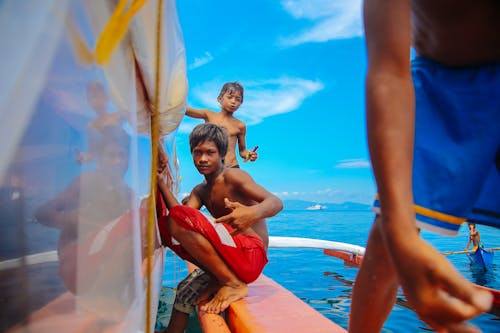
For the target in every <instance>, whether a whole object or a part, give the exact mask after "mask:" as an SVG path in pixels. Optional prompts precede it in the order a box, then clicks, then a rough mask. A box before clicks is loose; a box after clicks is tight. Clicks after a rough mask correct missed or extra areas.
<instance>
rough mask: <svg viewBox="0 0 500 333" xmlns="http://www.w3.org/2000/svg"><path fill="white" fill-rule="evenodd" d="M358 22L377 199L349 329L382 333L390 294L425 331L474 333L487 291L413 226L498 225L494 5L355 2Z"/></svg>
mask: <svg viewBox="0 0 500 333" xmlns="http://www.w3.org/2000/svg"><path fill="white" fill-rule="evenodd" d="M364 24H365V32H366V45H367V51H368V70H367V76H366V114H367V131H368V143H369V148H370V155H371V161H372V166H373V171H374V175H375V180H376V184H377V188H378V197H377V200H376V202H375V211H376V212H377V215H376V219H375V221H374V223H373V226H372V229H371V232H370V235H369V238H368V243H367V247H366V253H365V256H364V258H363V263H362V265H361V267H360V270H359V273H358V276H357V278H356V282H355V284H354V289H353V296H352V306H351V312H350V321H349V332H353V333H356V332H363V333H366V332H380V331H381V329H382V326H383V324H384V322H385V320H386V318H387V317H388V315H389V313H390V312H391V310H392V307H393V305H394V301H395V300H396V295H397V291H398V287H399V286H402V288H403V292H404V294H405V296H406V298H407V300H408V302H409V304H410V305H411V307H412V308H413V310H414V311H415V312H416V313H417V315H418V316H419V317H420V319H421V320H423V321H424V322H425V323H426V324H427V325H428V326H429V327H431V328H432V329H433V330H436V331H441V332H451V331H464V332H465V331H467V332H470V331H476V328H475V327H473V326H472V325H470V324H468V323H467V321H468V320H469V319H471V318H473V317H475V316H477V315H479V314H481V313H483V312H485V311H488V310H489V309H490V308H491V306H492V299H493V298H492V295H491V293H489V292H487V291H483V290H479V289H477V288H476V287H475V286H474V284H473V283H471V282H470V281H468V280H467V279H465V278H464V277H462V276H461V275H460V274H459V273H458V272H457V270H456V269H455V268H454V267H453V265H452V264H451V263H450V262H449V261H448V260H447V259H446V258H445V257H444V256H443V255H442V254H440V253H439V252H438V251H437V250H436V249H435V248H433V247H432V246H431V245H430V244H429V243H427V242H426V241H424V240H422V239H421V238H420V235H419V228H429V229H431V230H434V231H441V232H443V233H445V234H448V235H452V234H456V233H457V231H458V229H459V226H460V224H461V223H463V222H465V220H469V221H472V220H473V221H475V222H478V223H479V221H480V222H481V223H482V224H489V225H491V226H496V227H500V219H499V216H500V214H499V212H498V209H499V208H500V201H499V200H500V174H499V171H498V169H497V168H496V167H495V155H496V154H497V152H498V150H499V147H500V130H499V128H500V126H499V125H500V122H499V121H500V108H499V105H500V99H499V98H500V97H499V96H500V34H499V33H498V32H499V31H500V2H498V1H497V0H480V1H474V2H470V1H465V0H456V1H430V0H414V1H410V0H403V1H401V0H390V1H382V0H364ZM411 43H413V47H414V50H415V51H416V56H415V57H414V59H413V60H411V54H410V48H411ZM473 209H474V210H473Z"/></svg>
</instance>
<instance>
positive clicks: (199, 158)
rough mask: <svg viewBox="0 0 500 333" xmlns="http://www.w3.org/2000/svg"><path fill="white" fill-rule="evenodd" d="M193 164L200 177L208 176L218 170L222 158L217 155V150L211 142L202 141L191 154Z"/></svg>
mask: <svg viewBox="0 0 500 333" xmlns="http://www.w3.org/2000/svg"><path fill="white" fill-rule="evenodd" d="M191 155H193V162H194V165H195V167H196V169H198V172H199V173H201V174H202V175H210V174H212V173H214V172H216V171H217V170H219V168H220V166H221V165H222V164H223V163H222V157H221V156H220V154H219V149H218V148H217V146H216V145H215V143H214V142H213V141H203V142H201V143H200V144H199V145H197V146H196V147H194V149H193V152H192V153H191Z"/></svg>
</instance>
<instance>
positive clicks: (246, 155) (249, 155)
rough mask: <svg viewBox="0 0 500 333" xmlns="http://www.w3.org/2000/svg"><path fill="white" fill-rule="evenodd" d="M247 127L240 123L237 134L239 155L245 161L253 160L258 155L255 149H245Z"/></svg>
mask: <svg viewBox="0 0 500 333" xmlns="http://www.w3.org/2000/svg"><path fill="white" fill-rule="evenodd" d="M246 134H247V128H246V126H245V124H244V123H243V122H241V124H240V131H239V134H238V152H239V154H240V157H241V158H243V159H244V160H245V162H246V161H248V160H250V161H252V162H254V161H255V160H256V159H257V157H258V156H259V155H258V154H257V152H256V151H253V150H249V149H247V143H246Z"/></svg>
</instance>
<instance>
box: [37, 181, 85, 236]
mask: <svg viewBox="0 0 500 333" xmlns="http://www.w3.org/2000/svg"><path fill="white" fill-rule="evenodd" d="M81 181H83V180H82V179H81V177H77V178H75V179H74V180H73V181H72V182H71V184H70V185H69V186H68V187H67V188H66V189H65V190H64V191H63V192H62V193H61V194H59V195H58V196H57V197H55V198H53V199H52V200H50V201H48V202H46V203H45V204H44V205H42V206H40V207H39V208H38V209H37V211H36V212H35V217H36V219H37V221H38V222H39V223H41V224H43V225H46V226H49V227H54V228H59V229H61V228H65V227H71V226H74V227H76V226H77V225H78V209H77V208H78V206H77V205H78V201H79V200H78V197H79V192H80V190H79V189H80V182H81Z"/></svg>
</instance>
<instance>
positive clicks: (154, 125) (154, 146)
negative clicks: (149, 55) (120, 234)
mask: <svg viewBox="0 0 500 333" xmlns="http://www.w3.org/2000/svg"><path fill="white" fill-rule="evenodd" d="M162 12H163V1H162V0H158V9H157V26H156V64H155V98H154V105H153V110H152V111H153V112H152V114H151V179H150V191H149V201H148V206H149V214H148V232H147V257H146V267H147V273H146V274H147V283H146V330H145V332H151V330H150V324H151V300H152V282H153V281H152V274H151V273H152V263H151V260H152V256H153V246H154V232H155V217H156V206H155V198H156V181H157V179H156V178H157V174H156V173H157V166H158V143H159V139H160V130H159V122H158V113H159V105H160V79H161V76H160V73H161V25H162Z"/></svg>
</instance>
